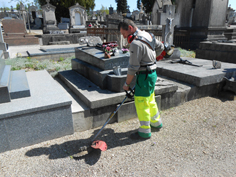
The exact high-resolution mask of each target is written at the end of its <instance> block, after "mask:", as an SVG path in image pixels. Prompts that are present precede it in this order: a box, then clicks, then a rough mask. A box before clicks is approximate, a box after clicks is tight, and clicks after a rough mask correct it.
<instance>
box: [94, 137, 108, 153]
mask: <svg viewBox="0 0 236 177" xmlns="http://www.w3.org/2000/svg"><path fill="white" fill-rule="evenodd" d="M91 147H92V148H94V149H100V150H101V151H106V150H107V143H106V142H105V141H101V140H96V141H94V142H93V143H92V145H91Z"/></svg>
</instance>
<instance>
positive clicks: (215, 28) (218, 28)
mask: <svg viewBox="0 0 236 177" xmlns="http://www.w3.org/2000/svg"><path fill="white" fill-rule="evenodd" d="M176 4H177V9H176V12H177V13H178V14H179V15H180V23H179V24H178V26H177V28H176V31H177V32H178V31H180V33H181V34H182V35H183V33H184V32H183V30H185V32H186V35H188V38H189V44H188V49H193V50H195V49H196V48H198V47H199V44H200V42H201V41H204V40H208V41H217V40H226V37H225V36H224V31H225V30H226V25H225V21H226V12H227V6H228V0H208V1H205V0H197V1H189V0H178V1H176ZM180 47H182V46H180Z"/></svg>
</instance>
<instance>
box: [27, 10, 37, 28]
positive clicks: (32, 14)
mask: <svg viewBox="0 0 236 177" xmlns="http://www.w3.org/2000/svg"><path fill="white" fill-rule="evenodd" d="M28 11H29V14H30V22H31V23H34V24H35V19H36V18H37V7H36V6H33V5H31V6H29V9H28Z"/></svg>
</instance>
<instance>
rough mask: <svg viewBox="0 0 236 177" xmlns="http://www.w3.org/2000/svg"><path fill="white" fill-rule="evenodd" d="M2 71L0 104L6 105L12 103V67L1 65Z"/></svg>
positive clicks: (0, 77)
mask: <svg viewBox="0 0 236 177" xmlns="http://www.w3.org/2000/svg"><path fill="white" fill-rule="evenodd" d="M1 66H2V67H1V69H0V103H6V102H10V101H11V97H10V94H9V84H10V77H11V66H10V65H5V62H4V65H1Z"/></svg>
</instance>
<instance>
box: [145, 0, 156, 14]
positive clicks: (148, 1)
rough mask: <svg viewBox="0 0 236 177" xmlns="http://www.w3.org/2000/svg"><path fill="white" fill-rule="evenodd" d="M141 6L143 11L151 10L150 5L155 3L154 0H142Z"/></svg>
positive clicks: (148, 11)
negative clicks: (143, 8)
mask: <svg viewBox="0 0 236 177" xmlns="http://www.w3.org/2000/svg"><path fill="white" fill-rule="evenodd" d="M142 3H143V6H144V7H145V12H146V13H150V12H152V7H153V5H154V3H155V0H142Z"/></svg>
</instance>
